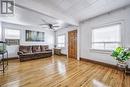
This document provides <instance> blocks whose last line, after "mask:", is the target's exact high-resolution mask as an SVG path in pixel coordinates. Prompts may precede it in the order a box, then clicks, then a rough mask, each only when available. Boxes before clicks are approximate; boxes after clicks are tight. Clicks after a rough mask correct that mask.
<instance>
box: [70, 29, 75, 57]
mask: <svg viewBox="0 0 130 87" xmlns="http://www.w3.org/2000/svg"><path fill="white" fill-rule="evenodd" d="M68 57H69V58H77V30H74V31H70V32H68Z"/></svg>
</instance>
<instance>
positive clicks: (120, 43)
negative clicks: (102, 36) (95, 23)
mask: <svg viewBox="0 0 130 87" xmlns="http://www.w3.org/2000/svg"><path fill="white" fill-rule="evenodd" d="M118 24H119V25H120V30H119V32H120V37H119V38H120V42H93V40H92V42H91V50H94V51H101V52H102V51H104V52H112V50H108V49H105V44H108V43H118V44H119V45H120V46H122V45H123V44H122V37H121V35H122V33H121V32H122V23H120V22H118V23H113V24H108V25H104V26H100V27H96V28H93V29H92V39H93V30H95V29H101V28H103V27H109V26H112V25H118ZM94 43H103V44H104V49H94V48H92V45H93V44H94Z"/></svg>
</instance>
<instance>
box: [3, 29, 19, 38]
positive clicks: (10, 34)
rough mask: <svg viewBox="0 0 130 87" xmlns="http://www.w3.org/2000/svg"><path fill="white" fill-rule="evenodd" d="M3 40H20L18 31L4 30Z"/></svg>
mask: <svg viewBox="0 0 130 87" xmlns="http://www.w3.org/2000/svg"><path fill="white" fill-rule="evenodd" d="M5 39H20V30H15V29H5Z"/></svg>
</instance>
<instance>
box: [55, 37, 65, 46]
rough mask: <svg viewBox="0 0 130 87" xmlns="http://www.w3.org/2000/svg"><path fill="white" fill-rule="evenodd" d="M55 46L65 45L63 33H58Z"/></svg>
mask: <svg viewBox="0 0 130 87" xmlns="http://www.w3.org/2000/svg"><path fill="white" fill-rule="evenodd" d="M57 47H59V48H64V47H65V35H59V36H58V37H57Z"/></svg>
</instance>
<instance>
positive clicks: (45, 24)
mask: <svg viewBox="0 0 130 87" xmlns="http://www.w3.org/2000/svg"><path fill="white" fill-rule="evenodd" d="M39 25H48V24H39Z"/></svg>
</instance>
